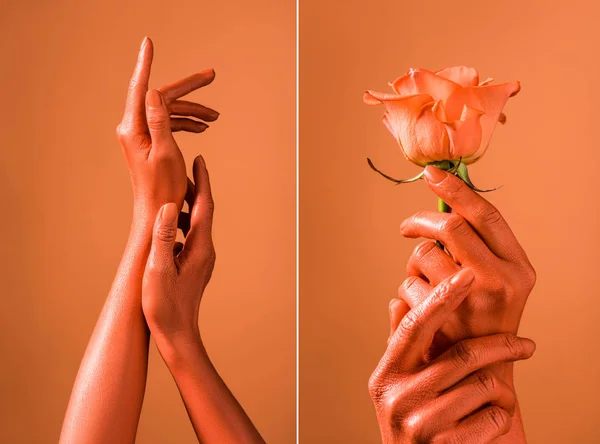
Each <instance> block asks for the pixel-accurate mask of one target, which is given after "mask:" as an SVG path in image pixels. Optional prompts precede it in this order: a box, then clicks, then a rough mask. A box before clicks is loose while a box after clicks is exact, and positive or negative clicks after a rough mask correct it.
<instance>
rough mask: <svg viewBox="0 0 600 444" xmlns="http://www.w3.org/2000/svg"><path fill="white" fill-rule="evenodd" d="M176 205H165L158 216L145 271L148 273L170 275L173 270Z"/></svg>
mask: <svg viewBox="0 0 600 444" xmlns="http://www.w3.org/2000/svg"><path fill="white" fill-rule="evenodd" d="M176 221H177V205H176V204H174V203H167V204H165V205H163V206H162V207H161V208H160V210H159V211H158V214H157V215H156V221H155V223H154V228H153V231H152V246H151V247H150V253H149V255H148V262H147V264H146V271H147V272H150V273H172V272H173V271H174V270H175V262H174V261H173V248H174V246H175V238H176V237H177V225H176Z"/></svg>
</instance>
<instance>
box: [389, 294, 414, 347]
mask: <svg viewBox="0 0 600 444" xmlns="http://www.w3.org/2000/svg"><path fill="white" fill-rule="evenodd" d="M409 311H410V307H409V306H408V304H407V303H406V302H404V301H403V300H402V299H392V300H391V301H390V337H391V336H392V335H393V334H394V332H395V331H396V329H397V328H398V325H400V321H401V320H402V318H403V317H404V315H405V314H406V313H408V312H409ZM388 342H389V338H388Z"/></svg>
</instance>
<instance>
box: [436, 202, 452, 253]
mask: <svg viewBox="0 0 600 444" xmlns="http://www.w3.org/2000/svg"><path fill="white" fill-rule="evenodd" d="M438 211H439V212H440V213H449V212H450V211H452V208H450V205H448V204H447V203H446V202H444V201H443V200H442V198H441V197H438ZM435 244H436V245H437V246H438V247H440V248H441V249H442V251H444V246H443V245H442V243H441V242H440V241H436V242H435Z"/></svg>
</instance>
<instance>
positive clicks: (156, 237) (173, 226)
mask: <svg viewBox="0 0 600 444" xmlns="http://www.w3.org/2000/svg"><path fill="white" fill-rule="evenodd" d="M193 171H194V182H195V186H194V189H193V190H190V193H188V198H187V199H188V205H189V206H190V230H189V233H188V235H187V239H186V241H185V244H184V245H182V246H181V245H176V243H175V238H176V235H177V215H178V210H177V206H176V205H175V203H172V202H171V203H167V204H166V205H163V207H162V208H161V209H160V211H159V213H158V216H157V217H156V223H155V225H154V233H153V237H152V247H151V250H150V255H149V256H148V263H147V265H146V269H145V272H144V278H143V287H142V307H143V311H144V316H145V317H146V321H147V322H148V326H149V328H150V331H151V333H152V334H153V335H154V337H155V340H156V341H157V344H158V345H159V348H160V345H161V344H160V343H161V342H162V341H167V342H168V343H169V344H173V343H174V342H176V341H179V340H181V341H183V342H187V343H189V342H192V341H194V342H197V341H199V339H200V333H199V329H198V309H199V306H200V300H201V298H202V294H203V292H204V288H205V287H206V285H207V284H208V281H209V280H210V277H211V274H212V270H213V267H214V263H215V249H214V247H213V242H212V235H211V230H212V218H213V210H214V204H213V200H212V194H211V190H210V182H209V178H208V171H207V170H206V165H205V163H204V159H203V158H202V157H201V156H198V157H196V159H195V160H194V167H193ZM192 185H193V184H192Z"/></svg>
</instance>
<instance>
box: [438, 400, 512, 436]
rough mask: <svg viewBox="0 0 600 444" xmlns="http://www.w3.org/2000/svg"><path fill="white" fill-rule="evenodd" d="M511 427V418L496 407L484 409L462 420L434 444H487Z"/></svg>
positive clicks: (504, 411) (504, 433)
mask: <svg viewBox="0 0 600 444" xmlns="http://www.w3.org/2000/svg"><path fill="white" fill-rule="evenodd" d="M511 427H512V417H511V415H510V414H509V413H508V412H507V411H506V410H504V409H502V408H500V407H498V406H495V405H493V406H490V407H486V408H484V409H482V410H479V411H478V412H477V413H474V414H473V415H471V416H469V417H468V418H465V419H463V420H462V421H461V422H460V423H458V424H457V425H456V427H455V428H454V430H451V431H450V432H448V433H446V434H444V436H441V437H440V439H439V440H434V441H433V442H434V443H461V444H487V443H491V442H493V441H494V440H495V439H496V438H499V437H501V436H503V435H506V434H507V433H508V432H509V431H510V429H511Z"/></svg>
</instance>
